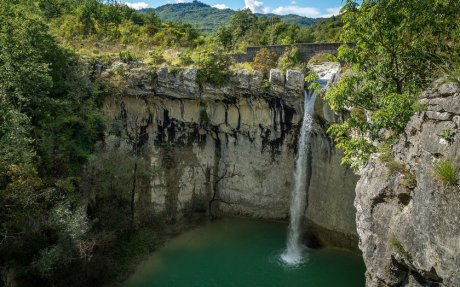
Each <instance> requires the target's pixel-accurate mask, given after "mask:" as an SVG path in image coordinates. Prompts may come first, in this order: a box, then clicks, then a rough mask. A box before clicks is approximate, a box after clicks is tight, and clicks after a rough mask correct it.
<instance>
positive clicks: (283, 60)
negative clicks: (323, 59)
mask: <svg viewBox="0 0 460 287" xmlns="http://www.w3.org/2000/svg"><path fill="white" fill-rule="evenodd" d="M278 68H279V69H280V70H281V71H283V72H286V70H287V69H297V70H305V65H302V62H301V60H300V51H299V49H298V48H297V47H291V48H289V49H287V50H286V51H285V52H284V54H283V55H282V56H281V57H280V58H279V60H278Z"/></svg>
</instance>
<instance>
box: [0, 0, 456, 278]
mask: <svg viewBox="0 0 460 287" xmlns="http://www.w3.org/2000/svg"><path fill="white" fill-rule="evenodd" d="M459 5H460V3H459V2H458V1H453V0H442V1H434V0H432V1H415V0H413V1H405V2H401V1H379V2H375V1H363V3H362V6H361V8H358V5H357V3H356V2H354V1H347V3H346V5H345V8H344V12H345V13H344V14H343V16H341V17H337V18H333V19H328V20H326V21H325V22H323V23H327V24H326V26H325V25H323V24H320V23H316V24H314V25H312V26H310V27H303V28H301V27H299V26H297V25H292V24H286V23H284V22H282V21H281V20H280V18H277V17H271V18H264V17H257V16H256V15H254V14H252V13H251V12H250V11H248V10H243V11H238V12H236V13H235V14H234V15H233V16H232V19H231V20H230V23H229V25H228V26H222V27H221V28H220V29H218V31H217V32H216V35H214V36H209V37H205V36H203V35H201V34H200V33H199V32H197V30H196V29H195V28H193V27H192V26H191V25H190V24H186V23H169V22H163V21H161V20H160V19H159V18H158V17H157V16H156V15H155V14H154V13H152V12H149V13H143V14H141V13H138V12H136V11H134V10H133V9H130V8H128V7H127V6H125V5H122V4H119V3H118V2H116V1H104V2H103V1H98V0H83V1H77V0H35V1H25V0H14V1H2V2H0V78H1V81H0V207H1V208H0V273H1V279H2V281H3V282H4V285H8V284H9V283H11V282H12V281H14V282H15V283H16V284H18V285H24V286H25V285H27V286H55V285H67V286H69V285H73V286H96V285H100V284H102V283H104V282H105V281H107V280H110V279H111V277H113V275H114V273H118V271H120V268H119V266H118V265H117V264H116V263H117V262H120V261H122V260H124V259H126V258H130V254H126V253H127V252H128V251H126V250H125V249H124V248H122V247H120V246H123V245H127V246H133V245H136V244H137V243H136V242H138V239H139V238H141V239H139V241H142V242H144V241H145V240H144V239H145V236H142V234H149V236H150V235H151V234H150V232H146V231H145V229H144V228H145V227H149V226H155V229H153V230H154V231H155V232H154V233H155V234H156V236H157V237H161V234H162V232H160V230H162V229H161V228H162V227H161V224H160V223H161V220H162V218H154V219H152V218H150V217H147V216H146V217H145V220H144V221H139V222H138V223H137V224H136V225H135V226H134V224H133V222H134V220H133V213H134V211H133V209H134V207H133V202H134V201H133V194H134V193H135V188H136V186H138V185H140V184H142V183H145V182H146V181H148V177H147V176H146V174H148V173H150V172H154V171H152V170H150V169H149V168H150V167H149V165H148V164H147V163H148V161H146V159H145V157H144V151H142V150H140V149H139V146H141V141H142V136H143V135H142V134H136V135H137V136H136V137H134V138H129V136H128V135H127V130H128V129H130V128H133V127H130V126H129V125H128V124H127V123H126V122H123V119H120V122H116V121H115V122H111V123H108V122H107V121H106V120H105V119H104V117H103V116H102V112H101V105H102V102H103V98H104V96H105V95H107V94H112V95H113V94H117V93H120V92H122V87H117V86H116V85H111V83H110V82H105V81H103V79H96V78H95V77H94V75H93V74H92V72H93V69H92V68H93V67H92V65H93V64H94V62H93V60H92V59H85V61H82V56H84V57H87V56H88V55H90V56H92V57H96V58H98V59H99V60H101V59H109V60H113V59H112V58H114V59H117V60H119V59H121V60H123V61H126V62H129V61H134V60H136V59H142V60H145V61H146V62H147V63H150V64H152V65H160V64H163V63H165V62H166V63H168V64H170V65H172V66H173V67H175V68H178V69H179V68H182V67H184V66H188V65H195V66H197V67H198V77H199V80H200V81H201V82H213V83H221V82H223V81H225V80H226V78H227V72H228V71H229V69H228V68H229V66H230V63H229V62H228V57H227V55H226V52H229V51H232V50H241V49H243V48H244V47H246V46H247V45H260V44H272V43H277V44H284V43H289V44H290V43H296V42H311V41H317V40H318V39H321V40H322V41H333V40H335V39H336V37H337V35H339V34H340V31H341V29H342V28H341V27H342V23H345V26H344V31H345V32H344V34H343V35H342V38H341V40H342V41H344V42H354V43H356V45H355V46H352V47H348V46H345V47H343V48H342V49H341V51H340V58H341V60H342V61H344V62H345V63H346V64H347V68H348V72H346V73H345V75H344V77H343V78H342V80H341V82H340V83H339V85H337V86H336V87H335V88H334V89H332V90H331V91H330V92H329V93H328V96H327V97H328V99H329V102H330V104H331V106H332V107H333V108H335V109H337V110H342V109H349V110H350V109H351V115H350V117H349V118H348V119H347V120H346V122H345V123H343V124H341V125H334V126H332V127H331V129H330V132H331V134H332V135H333V137H334V138H335V139H336V141H337V142H338V145H339V146H340V147H341V148H343V149H344V151H345V157H344V162H346V163H349V164H351V165H352V166H354V167H358V166H360V165H362V164H363V163H364V162H365V161H366V160H367V158H368V157H369V154H370V153H371V152H373V151H374V150H375V146H374V143H375V142H388V141H392V140H393V139H394V138H395V137H396V136H397V135H398V134H399V133H400V132H401V131H402V129H403V128H404V127H405V124H406V122H407V120H408V118H409V117H410V116H411V115H412V114H413V112H414V110H415V109H416V104H415V96H416V94H417V93H418V92H419V91H420V90H421V89H423V88H425V87H426V86H427V84H428V83H429V82H430V80H431V78H432V77H434V76H436V75H438V74H439V73H442V72H443V71H445V70H449V69H450V68H451V67H450V66H449V64H454V63H458V52H459V51H460V49H459V48H460V47H459V38H458V37H459V35H460V33H459V32H460V28H459V18H458V11H459V10H460V7H459ZM342 19H343V22H342ZM298 58H299V57H298V51H296V49H295V48H293V49H291V50H289V51H287V52H286V53H285V55H283V56H282V57H281V58H280V59H276V57H275V56H274V55H273V54H272V53H270V52H268V51H267V50H261V51H260V53H259V54H258V55H257V57H256V61H255V63H253V64H252V67H253V68H255V69H259V70H262V71H263V72H264V73H265V75H267V72H268V71H269V68H270V67H271V66H274V65H275V64H276V65H278V66H279V67H280V68H282V69H286V68H288V67H293V66H297V67H299V68H304V63H300V61H299V59H298ZM118 76H120V75H118ZM120 77H121V76H120ZM134 124H135V125H136V126H135V127H134V128H135V129H137V130H139V131H140V130H141V127H142V125H144V124H145V123H142V122H141V123H137V122H135V123H134ZM103 131H107V132H108V133H109V134H114V135H116V136H118V137H119V138H123V139H124V140H125V141H126V142H127V143H128V144H127V147H126V148H127V149H128V151H127V153H126V154H128V156H126V155H124V156H123V159H124V161H123V162H120V161H115V159H116V158H120V155H117V154H116V153H113V152H110V151H109V149H108V148H107V147H105V146H101V145H99V144H97V142H98V141H99V140H101V138H102V136H103ZM96 151H97V152H98V155H99V156H98V157H95V156H93V155H94V153H95V152H96ZM114 163H117V164H114ZM455 170H456V169H455ZM451 171H452V168H451V169H448V170H447V172H444V171H443V174H444V175H443V177H444V178H447V179H449V180H450V181H451V182H458V181H457V178H453V177H452V176H450V174H452V172H451ZM114 174H120V176H119V177H115V176H114ZM114 206H116V208H113V207H114ZM136 208H137V207H136ZM139 212H142V210H139ZM159 225H160V226H159ZM138 230H141V231H142V232H141V233H138ZM155 238H156V237H155ZM152 241H154V242H157V241H156V239H152ZM132 242H134V243H132ZM154 242H150V241H149V242H148V243H145V244H148V245H149V246H150V247H149V248H151V246H153V245H154ZM131 244H132V245H131ZM149 248H147V249H149ZM113 250H118V251H117V252H112V251H113ZM120 258H121V259H120ZM122 268H123V266H122ZM121 272H122V271H121Z"/></svg>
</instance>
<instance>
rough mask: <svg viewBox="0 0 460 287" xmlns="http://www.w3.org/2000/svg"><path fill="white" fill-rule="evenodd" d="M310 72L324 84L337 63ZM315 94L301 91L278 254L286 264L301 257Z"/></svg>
mask: <svg viewBox="0 0 460 287" xmlns="http://www.w3.org/2000/svg"><path fill="white" fill-rule="evenodd" d="M312 70H313V71H314V72H316V73H317V74H318V82H319V84H320V86H321V88H323V87H325V86H326V85H327V83H328V82H329V81H331V80H332V79H333V78H334V76H335V75H336V74H337V72H338V70H339V65H337V64H332V65H331V64H324V65H319V66H316V67H313V69H312ZM315 100H316V94H315V93H312V94H311V95H308V93H307V91H304V113H303V121H302V127H301V130H300V137H299V143H298V152H297V158H296V162H295V170H294V189H293V190H292V195H291V209H290V223H289V230H288V239H287V247H286V250H285V251H284V252H283V254H281V260H282V261H283V262H284V263H286V264H288V265H294V266H295V265H299V264H302V263H303V261H304V257H303V256H302V251H303V250H302V249H303V248H302V246H301V244H300V242H299V239H300V232H301V228H302V216H303V212H304V211H305V201H306V197H307V195H306V186H305V183H306V167H307V164H308V163H307V156H306V153H307V150H308V149H309V147H310V136H311V128H312V123H313V111H314V106H315Z"/></svg>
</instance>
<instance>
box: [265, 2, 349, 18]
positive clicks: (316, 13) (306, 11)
mask: <svg viewBox="0 0 460 287" xmlns="http://www.w3.org/2000/svg"><path fill="white" fill-rule="evenodd" d="M293 2H294V1H293ZM340 9H341V7H335V8H328V9H326V13H321V11H320V10H319V9H317V8H313V7H299V6H297V5H289V6H280V7H278V8H276V9H273V11H272V12H273V13H275V14H279V15H287V14H296V15H300V16H305V17H310V18H327V17H332V16H334V15H339V14H340Z"/></svg>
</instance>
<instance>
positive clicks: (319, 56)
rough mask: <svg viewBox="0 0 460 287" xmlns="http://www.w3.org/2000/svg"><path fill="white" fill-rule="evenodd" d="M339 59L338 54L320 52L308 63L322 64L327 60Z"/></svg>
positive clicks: (336, 60)
mask: <svg viewBox="0 0 460 287" xmlns="http://www.w3.org/2000/svg"><path fill="white" fill-rule="evenodd" d="M338 61H339V60H338V59H337V57H336V56H334V55H332V54H330V53H319V54H316V55H314V56H313V57H312V58H311V59H310V61H308V64H311V65H316V64H322V63H325V62H338Z"/></svg>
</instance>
